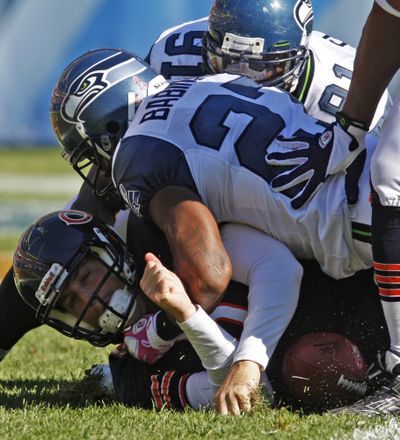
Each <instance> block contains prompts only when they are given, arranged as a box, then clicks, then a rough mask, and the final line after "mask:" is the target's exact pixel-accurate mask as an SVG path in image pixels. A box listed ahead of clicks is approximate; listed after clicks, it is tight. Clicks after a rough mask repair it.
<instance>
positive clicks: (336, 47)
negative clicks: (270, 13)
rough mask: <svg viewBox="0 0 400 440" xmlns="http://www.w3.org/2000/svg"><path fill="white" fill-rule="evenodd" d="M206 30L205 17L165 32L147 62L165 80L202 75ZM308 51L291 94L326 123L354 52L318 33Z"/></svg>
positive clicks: (338, 103) (345, 85)
mask: <svg viewBox="0 0 400 440" xmlns="http://www.w3.org/2000/svg"><path fill="white" fill-rule="evenodd" d="M207 29H208V17H204V18H201V19H199V20H195V21H191V22H188V23H183V24H181V25H179V26H176V27H174V28H171V29H167V30H166V31H164V32H163V33H162V34H161V35H160V37H159V38H158V39H157V40H156V42H155V43H154V45H153V46H152V48H151V50H150V52H149V54H148V55H147V58H146V60H147V62H148V63H149V64H150V65H151V66H152V67H153V69H155V70H156V71H157V72H158V73H161V74H162V75H163V76H164V77H165V78H166V79H171V80H177V79H182V78H188V77H191V76H200V75H204V74H205V70H204V69H203V58H202V56H201V45H202V36H203V34H204V32H206V31H207ZM309 49H310V60H309V62H308V63H307V66H306V69H305V71H304V72H303V74H302V76H301V78H300V80H299V83H298V85H297V87H296V90H295V91H293V92H292V94H293V95H294V96H296V97H297V98H298V99H299V100H300V101H301V102H302V103H303V104H304V106H305V108H306V110H307V111H308V112H309V113H310V115H312V116H314V117H315V118H318V119H320V120H322V121H325V122H329V123H330V122H333V121H334V120H335V113H336V112H337V111H339V110H341V109H342V107H343V103H344V99H345V97H346V95H347V92H348V90H349V86H350V80H351V76H352V74H353V64H354V57H355V52H356V51H355V49H354V47H352V46H350V45H349V44H347V43H344V42H343V41H340V40H337V39H335V38H332V37H330V36H328V35H325V34H323V33H322V32H318V31H313V32H312V33H311V36H310V40H309ZM388 96H389V95H388V93H387V91H385V92H384V94H383V96H382V98H381V100H380V103H379V106H378V108H377V110H376V113H375V117H374V120H373V122H372V124H371V128H373V127H376V128H375V132H377V130H379V127H380V125H381V123H382V121H381V117H382V116H383V114H384V112H385V107H386V105H387V106H388V107H389V106H390V102H388ZM389 101H390V100H389ZM376 134H377V133H376Z"/></svg>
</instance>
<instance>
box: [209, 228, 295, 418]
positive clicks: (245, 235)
mask: <svg viewBox="0 0 400 440" xmlns="http://www.w3.org/2000/svg"><path fill="white" fill-rule="evenodd" d="M221 234H222V238H223V240H224V244H225V247H226V249H227V251H228V253H229V255H230V257H231V261H232V267H233V279H234V280H235V281H239V282H241V283H243V284H245V285H248V286H249V294H248V314H247V317H246V319H245V321H244V325H243V332H242V335H241V337H240V341H239V345H238V348H237V350H236V352H235V354H234V357H233V365H232V368H231V370H230V372H229V373H228V375H227V377H226V378H225V380H224V382H223V384H222V385H221V387H220V389H219V390H218V392H217V394H216V397H215V404H216V407H217V409H218V411H219V412H221V413H222V414H228V413H230V414H238V413H239V412H240V411H241V410H249V409H250V408H251V403H250V399H251V395H252V392H253V391H254V389H255V388H256V387H257V386H258V385H259V381H260V377H261V375H260V371H262V370H265V368H266V366H267V364H268V361H269V359H270V358H271V357H272V354H273V352H274V350H275V348H276V346H277V344H278V342H279V340H280V338H281V336H282V335H283V333H284V331H285V329H286V327H287V326H288V324H289V322H290V320H291V319H292V317H293V314H294V312H295V310H296V307H297V302H298V297H299V292H300V285H301V279H302V275H303V270H302V267H301V265H300V263H299V262H298V261H297V260H296V258H295V257H294V256H293V255H292V253H291V252H290V251H289V249H287V248H286V246H284V245H283V244H282V243H280V242H278V241H277V240H275V239H273V238H272V237H269V236H267V235H266V234H264V233H263V232H261V231H258V230H256V229H254V228H251V227H249V226H246V225H240V224H226V225H224V226H223V227H222V232H221Z"/></svg>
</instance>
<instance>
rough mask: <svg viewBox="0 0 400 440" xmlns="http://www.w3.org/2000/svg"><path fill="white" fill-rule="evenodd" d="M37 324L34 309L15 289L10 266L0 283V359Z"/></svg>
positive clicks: (38, 323)
mask: <svg viewBox="0 0 400 440" xmlns="http://www.w3.org/2000/svg"><path fill="white" fill-rule="evenodd" d="M39 325H40V322H39V321H38V320H37V319H36V318H35V311H34V310H33V309H32V308H31V307H29V306H28V304H26V303H25V301H24V300H23V299H22V297H21V296H20V295H19V293H18V291H17V288H16V286H15V283H14V276H13V270H12V267H11V268H10V270H9V271H8V272H7V274H6V275H5V277H4V279H3V281H2V282H1V285H0V361H1V360H2V359H3V358H4V357H5V355H6V354H7V353H8V351H9V350H11V348H12V347H13V346H14V345H15V344H16V343H17V342H18V341H19V340H20V339H21V338H22V336H24V335H25V333H27V332H28V331H29V330H32V329H34V328H36V327H38V326H39Z"/></svg>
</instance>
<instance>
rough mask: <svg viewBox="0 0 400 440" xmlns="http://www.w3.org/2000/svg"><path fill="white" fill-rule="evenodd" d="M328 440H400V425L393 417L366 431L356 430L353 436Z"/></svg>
mask: <svg viewBox="0 0 400 440" xmlns="http://www.w3.org/2000/svg"><path fill="white" fill-rule="evenodd" d="M330 440H400V424H399V422H398V421H397V420H396V418H394V417H390V419H388V420H387V421H386V423H384V424H383V425H377V426H373V427H371V428H368V429H361V428H357V429H355V430H354V432H353V434H349V435H344V436H340V437H339V436H338V435H335V436H333V437H331V438H330Z"/></svg>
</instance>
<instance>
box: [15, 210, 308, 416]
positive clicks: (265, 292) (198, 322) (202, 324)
mask: <svg viewBox="0 0 400 440" xmlns="http://www.w3.org/2000/svg"><path fill="white" fill-rule="evenodd" d="M226 228H228V229H231V228H233V232H231V233H232V234H238V235H240V237H241V240H235V242H233V243H232V242H231V243H229V242H227V243H226V244H227V248H228V249H229V250H230V251H231V252H232V262H233V266H234V267H236V265H238V269H237V270H236V269H235V274H236V275H235V278H236V279H237V280H242V281H245V282H246V283H247V284H248V285H249V286H250V289H249V297H248V301H249V309H248V313H246V309H247V308H246V307H245V306H246V302H247V301H246V293H244V294H243V291H242V292H240V291H238V290H237V289H236V290H233V291H232V292H231V293H230V294H228V293H226V294H225V295H224V299H225V301H226V302H225V303H224V304H223V305H222V304H221V305H220V306H219V307H217V309H216V310H214V312H213V315H212V316H213V317H214V318H216V319H217V320H221V321H224V319H225V320H227V321H228V324H227V327H228V329H229V328H230V327H231V329H230V332H231V333H233V334H236V336H237V335H238V330H237V327H238V325H239V326H240V323H242V325H243V333H242V336H243V337H244V338H246V337H245V334H246V333H250V334H251V335H252V337H254V338H255V340H258V339H260V340H261V341H262V345H260V344H259V343H257V342H256V343H253V344H252V345H249V344H247V345H246V344H241V343H240V342H239V344H237V342H236V340H235V338H234V337H233V336H232V335H228V334H227V333H226V332H224V331H222V330H220V329H219V328H218V326H217V325H216V324H215V323H213V322H212V321H210V318H209V317H208V315H207V314H206V313H205V312H204V311H203V309H202V308H201V307H200V306H197V307H198V311H197V312H196V316H195V317H192V318H191V319H190V324H189V323H188V322H187V323H186V321H187V320H188V319H189V316H188V314H187V310H186V309H187V307H188V304H189V305H190V306H192V307H193V304H192V302H191V301H190V300H189V298H188V297H187V298H185V295H183V296H181V297H179V299H178V303H175V301H173V302H174V304H172V303H171V307H172V308H168V309H167V312H168V313H169V314H170V315H171V316H172V317H173V318H174V319H176V320H177V321H178V322H184V321H185V324H182V325H180V328H181V329H184V330H185V334H186V336H187V338H188V339H189V341H190V342H191V343H192V345H193V347H194V349H195V350H196V352H197V353H198V354H199V357H200V359H201V360H202V363H203V366H204V367H205V368H206V369H207V371H208V376H209V378H210V383H209V382H208V380H207V383H206V384H203V382H202V381H203V380H205V379H206V377H205V376H204V375H202V376H201V379H196V384H197V385H199V386H200V385H201V387H202V388H204V390H208V394H207V396H208V397H207V399H208V400H207V401H208V402H209V401H210V398H211V396H212V394H213V393H214V392H215V389H216V388H217V387H218V386H219V385H220V384H221V382H222V380H223V379H224V377H225V375H226V373H227V369H228V367H230V365H231V363H232V362H234V363H235V364H239V365H240V362H239V361H240V360H243V362H244V363H246V362H247V363H251V366H250V368H251V367H252V366H256V368H257V372H256V373H255V374H254V376H255V380H254V383H250V384H248V385H247V383H246V382H244V383H245V384H246V385H245V386H243V385H242V387H243V388H245V389H244V390H243V391H240V390H238V391H237V394H238V396H237V399H227V400H226V405H227V406H224V405H225V400H224V402H223V405H220V407H221V408H220V410H221V412H223V413H227V412H229V413H232V414H238V413H239V412H240V411H242V410H249V409H250V406H249V401H248V396H249V395H250V394H251V391H252V390H254V389H255V388H256V387H257V386H258V384H259V382H260V380H262V379H263V377H264V380H262V382H265V373H263V372H260V367H262V370H265V366H266V363H267V359H268V358H270V357H271V356H272V353H273V351H274V349H275V346H276V344H277V342H278V340H277V336H280V335H281V334H282V333H283V331H284V330H285V328H286V326H287V324H288V323H289V321H290V319H291V317H292V316H293V313H294V310H295V307H296V304H297V295H298V292H297V290H298V288H299V282H300V280H301V275H302V270H301V268H300V265H299V263H298V262H297V261H296V260H295V259H294V258H293V257H292V256H291V255H290V253H289V252H288V251H287V249H285V248H284V246H283V245H282V244H281V243H279V242H277V241H275V240H273V239H271V238H270V237H267V236H265V234H261V233H259V232H258V231H254V230H252V229H250V228H247V227H245V226H243V225H226V226H225V227H224V229H226ZM238 247H240V248H241V250H242V251H244V252H245V253H246V254H248V258H246V261H244V260H243V258H241V255H239V253H238V252H237V251H238ZM249 247H251V250H252V254H251V255H250V252H249V251H248V250H249V249H247V248H249ZM265 247H267V248H268V252H267V253H266V252H265V250H264V249H265ZM246 249H247V252H246ZM267 255H269V258H266V256H267ZM147 258H148V257H147ZM154 258H155V257H154ZM165 270H167V269H165ZM283 271H285V277H284V280H283V279H282V278H283ZM278 272H281V276H277V273H278ZM14 274H15V281H16V285H17V288H18V290H19V292H20V294H21V296H22V297H23V299H24V300H25V301H26V302H27V303H28V304H29V305H30V306H31V307H32V308H33V309H34V310H35V311H36V316H37V318H39V319H40V320H41V321H42V322H45V323H47V324H49V325H51V326H52V327H54V328H56V329H57V330H59V331H60V332H62V333H63V334H65V335H67V336H71V337H78V338H83V339H86V340H88V341H89V342H91V343H92V344H94V345H98V346H103V345H106V344H108V343H110V342H116V341H118V340H119V338H120V337H121V338H123V341H124V344H125V346H126V347H127V349H128V351H132V350H134V351H137V350H139V351H140V349H141V348H140V347H134V348H132V345H134V344H136V341H137V339H136V338H135V336H136V335H137V334H139V333H140V332H143V331H145V332H146V333H147V335H149V338H150V341H151V343H152V344H153V346H160V347H161V348H162V347H163V345H167V346H168V348H170V344H169V343H168V341H163V340H162V339H160V338H159V337H158V335H157V333H156V331H155V328H154V322H153V321H152V320H148V319H146V318H143V316H144V315H145V314H146V312H149V311H154V307H152V308H150V309H148V308H147V307H146V305H147V304H146V302H145V301H144V298H143V296H142V295H141V294H140V292H139V286H138V276H137V274H135V273H134V260H133V259H132V258H131V257H130V255H129V253H128V252H127V251H126V249H125V247H124V245H123V243H122V240H121V239H119V237H118V236H117V234H116V233H115V232H113V230H111V228H109V227H107V226H106V225H105V224H103V223H102V222H100V221H97V220H95V219H94V218H93V216H91V215H90V214H87V213H85V212H82V211H76V210H65V211H60V212H56V213H52V214H49V215H47V216H44V217H43V218H41V219H39V220H38V221H37V222H36V223H35V224H34V225H32V226H31V227H30V228H28V230H27V231H26V232H25V233H24V235H23V236H22V238H21V240H20V242H19V244H18V247H17V250H16V252H15V257H14ZM171 274H172V272H171ZM292 274H293V275H292ZM292 276H293V278H292ZM147 277H148V275H146V271H145V278H144V282H145V283H146V286H148V285H149V284H148V281H147ZM176 296H178V292H176ZM174 298H175V296H174ZM168 302H169V303H170V302H171V301H170V300H168ZM163 304H167V302H163ZM225 309H226V310H225ZM235 309H236V310H235ZM224 310H225V311H224ZM191 311H192V310H190V312H191ZM226 312H228V313H226ZM191 315H192V313H190V316H191ZM139 318H142V319H140V321H139ZM244 318H246V319H245V320H244ZM136 321H138V322H136ZM243 321H245V322H243ZM135 322H136V324H135V325H132V324H133V323H135ZM235 329H236V330H235ZM240 332H241V330H240ZM146 360H147V361H148V362H149V363H151V364H153V363H154V361H153V360H152V359H146ZM178 363H179V362H178ZM186 372H187V371H186ZM210 384H211V386H210ZM197 392H200V391H197ZM204 392H205V391H204ZM210 393H211V394H210ZM190 400H191V402H192V403H193V398H191V399H190ZM205 403H206V402H201V404H202V405H204V404H205ZM194 406H197V405H194ZM217 407H218V406H217Z"/></svg>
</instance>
